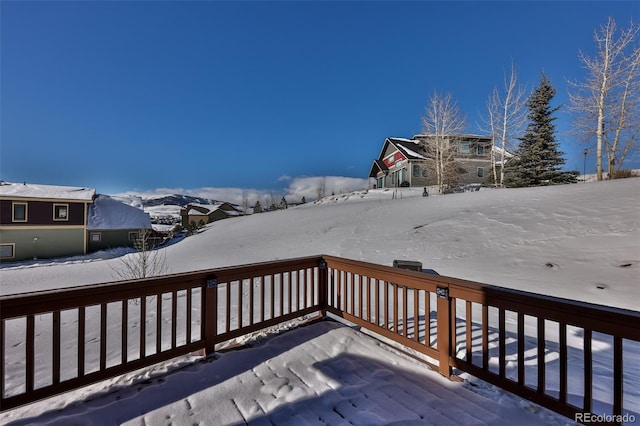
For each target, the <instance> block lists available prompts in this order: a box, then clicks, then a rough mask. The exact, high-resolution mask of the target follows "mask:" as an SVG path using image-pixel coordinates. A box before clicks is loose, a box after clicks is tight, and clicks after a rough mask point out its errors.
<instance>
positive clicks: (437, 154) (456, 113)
mask: <svg viewBox="0 0 640 426" xmlns="http://www.w3.org/2000/svg"><path fill="white" fill-rule="evenodd" d="M465 127H466V124H465V119H464V117H463V116H462V114H461V112H460V109H459V108H458V105H457V104H456V102H455V101H454V100H453V97H452V96H451V94H450V93H447V94H446V95H444V94H441V93H437V92H434V93H433V95H432V96H431V97H430V98H429V101H428V104H427V106H426V108H425V114H424V115H423V116H422V133H423V134H425V135H429V136H431V137H433V143H428V144H427V147H428V149H429V150H430V151H431V153H432V155H433V157H434V159H435V169H436V183H437V186H438V192H439V193H440V194H442V193H443V192H444V188H445V184H446V183H447V181H448V180H450V179H451V178H452V176H451V173H455V165H454V161H453V160H454V157H455V154H456V150H457V146H456V144H455V143H454V142H453V141H452V138H451V136H453V135H456V134H460V133H462V132H463V131H464V129H465ZM451 166H453V167H451Z"/></svg>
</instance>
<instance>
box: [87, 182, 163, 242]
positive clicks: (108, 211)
mask: <svg viewBox="0 0 640 426" xmlns="http://www.w3.org/2000/svg"><path fill="white" fill-rule="evenodd" d="M140 204H141V202H140ZM151 229H152V228H151V217H150V216H149V213H146V212H144V211H143V210H141V209H139V208H138V207H134V206H132V205H129V204H126V203H124V202H122V201H121V200H118V199H117V198H115V197H110V196H108V195H102V194H100V195H98V196H97V197H96V198H95V199H94V201H93V203H92V204H91V205H90V206H89V209H88V220H87V251H89V252H92V251H98V250H105V249H109V248H114V247H134V246H136V244H138V243H139V241H140V238H141V235H140V233H141V232H145V234H146V233H147V232H152V230H151ZM147 238H153V237H149V236H146V235H145V239H147Z"/></svg>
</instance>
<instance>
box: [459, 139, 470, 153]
mask: <svg viewBox="0 0 640 426" xmlns="http://www.w3.org/2000/svg"><path fill="white" fill-rule="evenodd" d="M458 152H459V153H460V154H469V153H470V152H471V144H469V142H460V148H459V151H458Z"/></svg>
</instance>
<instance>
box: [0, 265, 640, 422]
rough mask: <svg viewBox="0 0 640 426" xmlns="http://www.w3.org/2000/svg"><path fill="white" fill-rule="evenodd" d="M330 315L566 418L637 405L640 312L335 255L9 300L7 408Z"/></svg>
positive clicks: (4, 323)
mask: <svg viewBox="0 0 640 426" xmlns="http://www.w3.org/2000/svg"><path fill="white" fill-rule="evenodd" d="M327 313H330V314H333V315H336V316H339V317H342V318H344V319H345V320H347V321H350V322H352V323H355V324H357V325H359V326H361V327H363V328H366V329H368V330H370V331H372V332H374V333H376V334H378V335H380V336H382V337H384V338H387V339H391V340H392V341H394V342H396V343H398V344H400V345H401V346H402V347H404V348H408V349H411V350H413V351H415V352H417V353H419V354H422V355H425V356H427V357H429V358H430V359H431V360H432V364H437V367H435V368H436V369H437V370H438V371H439V372H440V373H441V374H443V375H445V376H451V375H452V373H453V372H454V371H453V369H456V371H455V372H456V373H458V372H467V373H469V374H471V375H473V376H476V377H478V378H480V379H482V380H485V381H487V382H489V383H493V384H495V385H497V386H499V387H501V388H503V389H505V390H507V391H510V392H512V393H514V394H517V395H520V396H522V397H524V398H526V399H529V400H531V401H533V402H536V403H538V404H540V405H543V406H545V407H548V408H550V409H552V410H554V411H556V412H558V413H561V414H563V415H565V416H567V417H569V418H574V415H575V414H576V413H596V414H598V415H608V416H611V417H609V418H611V419H614V422H615V420H616V419H618V418H619V417H616V416H621V415H622V414H623V413H624V412H625V410H626V411H628V410H629V408H628V407H627V408H625V404H628V403H629V400H630V398H629V396H628V394H629V393H630V391H629V388H630V385H629V383H628V382H629V377H633V376H634V375H636V376H637V375H638V371H636V370H637V369H638V366H637V365H629V364H630V363H629V362H628V360H629V358H630V357H629V355H628V354H629V353H638V352H640V350H638V348H640V313H638V312H634V311H628V310H623V309H614V308H609V307H604V306H598V305H593V304H588V303H581V302H574V301H569V300H564V299H558V298H553V297H546V296H540V295H536V294H532V293H527V292H521V291H514V290H508V289H504V288H499V287H494V286H488V285H484V284H479V283H474V282H469V281H464V280H459V279H454V278H448V277H442V276H434V275H427V274H423V273H420V272H413V271H406V270H401V269H395V268H391V267H387V266H380V265H374V264H370V263H366V262H360V261H354V260H348V259H342V258H338V257H333V256H313V257H306V258H299V259H290V260H284V261H276V262H266V263H259V264H252V265H244V266H237V267H227V268H218V269H212V270H207V271H199V272H193V273H186V274H178V275H172V276H166V277H158V278H149V279H144V280H135V281H128V282H122V283H110V284H101V285H93V286H86V287H78V288H71V289H62V290H55V291H45V292H38V293H33V294H21V295H15V296H3V297H0V323H1V324H0V397H1V398H0V405H1V409H2V410H7V409H11V408H14V407H17V406H19V405H23V404H28V403H31V402H34V401H37V400H39V399H43V398H47V397H50V396H53V395H56V394H59V393H62V392H65V391H68V390H71V389H75V388H78V387H81V386H84V385H87V384H90V383H94V382H97V381H100V380H103V379H106V378H109V377H114V376H117V375H120V374H123V373H126V372H129V371H133V370H136V369H139V368H143V367H146V366H150V365H152V364H155V363H158V362H161V361H164V360H167V359H170V358H173V357H177V356H181V355H185V354H189V353H193V352H196V351H204V352H205V353H207V354H210V353H212V352H213V351H214V350H215V348H216V345H217V344H219V343H222V342H225V341H228V340H231V339H234V338H236V337H240V336H243V335H246V334H249V333H252V332H254V331H258V330H260V329H263V328H267V327H270V326H274V325H278V324H282V323H286V322H289V321H291V320H294V319H296V318H300V317H305V316H311V315H314V314H320V315H322V316H324V315H326V314H327ZM554 336H556V337H557V338H555V337H554ZM596 337H597V339H596ZM602 340H604V341H610V342H611V345H610V347H611V348H612V350H611V351H610V352H611V353H610V359H608V362H610V363H611V367H612V368H611V369H610V370H611V371H612V372H613V375H612V377H606V378H605V380H607V381H608V382H609V383H608V384H607V383H605V384H604V386H603V384H602V383H599V382H598V381H599V380H600V378H601V377H600V375H594V353H596V356H598V357H600V354H599V353H598V351H600V350H601V347H602V344H601V341H602ZM594 341H597V342H598V345H597V347H596V348H594V345H593V342H594ZM576 342H578V343H580V345H578V346H579V347H576V346H577V343H576ZM607 353H608V352H607ZM625 355H626V356H625ZM569 359H571V360H574V359H580V360H581V366H580V367H581V369H582V372H581V374H580V377H581V378H582V380H581V384H580V386H579V388H580V389H581V391H580V392H575V391H574V389H573V388H571V390H570V389H569V388H570V386H569V377H570V376H571V377H575V374H571V375H570V374H569V370H570V368H574V367H575V366H573V365H572V366H570V365H569V363H568V360H569ZM623 361H624V362H623ZM631 364H632V363H631ZM572 385H573V384H572ZM603 387H604V388H609V389H611V388H612V389H613V395H610V396H607V397H602V395H600V394H599V393H598V392H600V391H599V389H602V388H603ZM632 408H633V407H632ZM633 409H635V408H633Z"/></svg>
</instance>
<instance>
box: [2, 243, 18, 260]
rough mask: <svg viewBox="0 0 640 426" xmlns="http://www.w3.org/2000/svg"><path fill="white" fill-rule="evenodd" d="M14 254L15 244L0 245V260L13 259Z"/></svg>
mask: <svg viewBox="0 0 640 426" xmlns="http://www.w3.org/2000/svg"><path fill="white" fill-rule="evenodd" d="M14 252H15V244H0V259H13V257H15V255H14Z"/></svg>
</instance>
